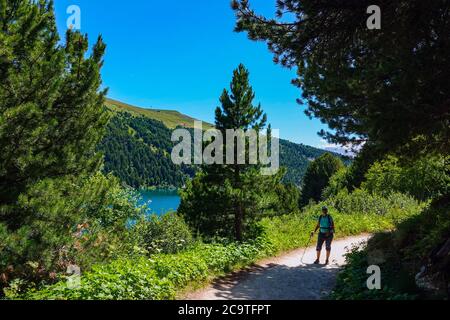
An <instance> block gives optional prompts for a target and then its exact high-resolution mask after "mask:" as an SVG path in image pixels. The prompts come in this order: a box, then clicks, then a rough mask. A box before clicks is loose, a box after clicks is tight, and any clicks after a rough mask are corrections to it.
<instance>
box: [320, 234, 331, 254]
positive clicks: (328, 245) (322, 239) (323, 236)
mask: <svg viewBox="0 0 450 320" xmlns="http://www.w3.org/2000/svg"><path fill="white" fill-rule="evenodd" d="M333 237H334V236H333V234H332V233H330V234H329V235H328V236H327V235H326V233H319V240H318V241H317V251H322V247H323V243H324V242H325V247H326V249H327V251H331V243H332V242H333Z"/></svg>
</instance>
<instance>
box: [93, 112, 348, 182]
mask: <svg viewBox="0 0 450 320" xmlns="http://www.w3.org/2000/svg"><path fill="white" fill-rule="evenodd" d="M171 134H172V130H170V129H169V128H167V127H166V126H165V125H164V124H163V123H162V122H160V121H158V120H154V119H151V118H150V117H146V116H140V115H133V114H131V113H129V112H126V111H123V112H114V113H113V116H112V118H111V120H110V121H109V123H108V125H107V128H106V134H105V136H104V138H103V140H102V141H101V142H100V143H99V145H98V150H99V151H101V152H102V153H103V154H104V159H105V160H104V172H105V173H112V174H114V175H115V176H116V177H118V178H119V179H120V181H122V182H123V183H124V184H125V185H127V186H131V187H133V188H146V187H175V188H179V187H182V186H183V185H184V184H185V183H186V180H187V179H191V178H192V177H193V176H194V174H195V172H196V171H197V170H198V166H195V165H181V166H176V165H174V164H173V163H172V160H171V159H170V154H171V152H172V147H173V146H174V143H173V142H171V140H170V137H171ZM326 152H327V151H325V150H321V149H317V148H314V147H310V146H306V145H303V144H296V143H293V142H290V141H287V140H284V139H280V164H281V166H283V167H285V168H286V169H287V172H286V175H285V176H284V178H283V182H285V183H292V184H294V185H296V186H298V187H300V186H301V183H302V179H303V176H304V175H305V172H306V168H307V167H308V164H309V163H310V162H311V161H312V160H314V159H317V158H318V157H320V156H321V155H323V154H324V153H326ZM341 158H342V159H344V160H345V162H346V163H347V164H349V163H350V159H349V158H347V157H343V156H341Z"/></svg>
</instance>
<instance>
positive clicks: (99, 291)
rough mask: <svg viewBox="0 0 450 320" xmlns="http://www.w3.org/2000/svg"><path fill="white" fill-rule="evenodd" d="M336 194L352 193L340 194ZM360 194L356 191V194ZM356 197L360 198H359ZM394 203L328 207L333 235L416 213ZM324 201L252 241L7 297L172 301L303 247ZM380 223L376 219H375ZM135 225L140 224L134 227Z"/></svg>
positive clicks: (128, 264) (119, 265)
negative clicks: (375, 207) (378, 207)
mask: <svg viewBox="0 0 450 320" xmlns="http://www.w3.org/2000/svg"><path fill="white" fill-rule="evenodd" d="M340 197H352V196H351V195H341V196H340ZM356 197H357V198H359V195H358V196H356ZM358 201H360V200H358ZM392 203H393V204H394V205H393V207H392V208H391V209H390V210H387V211H386V212H385V213H384V214H380V213H379V212H344V211H341V209H338V208H334V207H330V210H331V213H332V215H333V218H334V219H335V222H336V228H337V236H338V237H344V236H348V235H353V234H359V233H362V232H374V231H380V230H381V229H392V228H394V225H395V223H396V222H398V221H402V220H404V219H406V218H408V217H410V216H413V215H415V214H417V212H418V211H420V206H418V205H417V203H416V206H414V203H415V202H414V201H413V200H411V206H410V207H408V208H406V209H404V210H400V211H399V210H398V207H396V206H395V203H396V202H395V201H392ZM323 204H324V203H320V204H317V205H315V206H311V207H308V208H306V209H305V210H304V211H303V212H302V213H298V214H291V215H283V216H277V217H271V218H264V219H262V220H261V221H260V222H259V223H258V224H259V226H260V227H261V228H262V230H263V232H262V233H261V234H260V236H259V237H257V238H256V239H254V240H252V241H248V242H243V243H237V242H214V243H210V244H205V243H201V242H198V243H196V244H195V245H194V246H192V247H190V248H188V249H187V250H185V251H182V252H178V253H176V254H162V253H158V254H153V255H151V256H150V259H149V258H146V257H141V258H134V259H118V260H117V261H114V262H112V263H109V264H104V265H98V266H95V267H93V268H92V270H91V271H89V272H85V273H84V274H83V276H82V278H81V281H82V285H81V287H79V288H75V289H69V288H68V286H67V282H66V281H61V282H59V283H58V284H55V285H51V286H45V287H43V288H40V289H39V290H31V291H29V292H28V293H26V294H25V295H23V294H22V295H20V294H19V295H17V294H15V293H14V292H15V291H14V290H13V289H14V288H11V290H9V291H8V292H9V293H10V294H9V295H8V298H10V299H19V298H21V299H174V298H175V297H176V293H177V292H180V291H182V290H183V289H184V288H185V287H186V286H187V285H189V284H191V283H201V282H203V281H205V280H207V279H209V278H211V277H215V276H218V275H222V274H223V273H227V272H230V271H232V270H234V269H235V268H240V267H243V266H247V265H250V264H252V263H253V262H255V261H257V260H258V259H261V258H264V257H267V256H272V255H274V254H278V253H281V252H283V251H287V250H291V249H296V248H298V247H302V246H305V245H306V242H307V240H308V238H309V233H310V232H311V230H313V227H314V225H315V224H316V223H317V217H318V215H319V214H320V211H321V210H320V208H321V206H322V205H323ZM380 221H381V222H380ZM138 229H139V227H138Z"/></svg>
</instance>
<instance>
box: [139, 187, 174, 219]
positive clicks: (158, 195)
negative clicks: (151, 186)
mask: <svg viewBox="0 0 450 320" xmlns="http://www.w3.org/2000/svg"><path fill="white" fill-rule="evenodd" d="M139 193H140V196H141V199H140V200H139V205H143V204H145V203H149V204H148V207H149V211H148V213H149V214H150V213H155V214H157V215H163V214H165V213H167V212H169V211H175V210H177V209H178V207H179V206H180V202H181V199H180V196H179V195H178V193H177V191H176V190H164V189H157V190H141V191H139ZM149 201H150V202H149Z"/></svg>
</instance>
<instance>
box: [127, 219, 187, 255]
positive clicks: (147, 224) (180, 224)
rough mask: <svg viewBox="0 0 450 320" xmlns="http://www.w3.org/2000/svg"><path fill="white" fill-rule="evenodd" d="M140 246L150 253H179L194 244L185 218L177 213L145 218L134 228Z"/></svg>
mask: <svg viewBox="0 0 450 320" xmlns="http://www.w3.org/2000/svg"><path fill="white" fill-rule="evenodd" d="M133 229H134V230H133V233H134V235H135V237H137V238H139V239H140V246H141V247H142V248H144V249H146V250H147V252H148V253H150V254H154V253H160V252H161V253H177V252H179V251H182V250H185V249H186V248H188V247H189V246H191V245H192V244H193V242H194V240H193V237H192V234H191V231H190V229H189V227H188V226H187V224H186V223H185V222H184V219H183V217H181V216H180V215H178V214H177V213H175V212H170V213H166V214H164V215H162V216H157V215H151V216H149V217H148V216H144V217H142V218H141V220H139V221H138V222H137V223H136V225H135V226H134V228H133Z"/></svg>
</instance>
